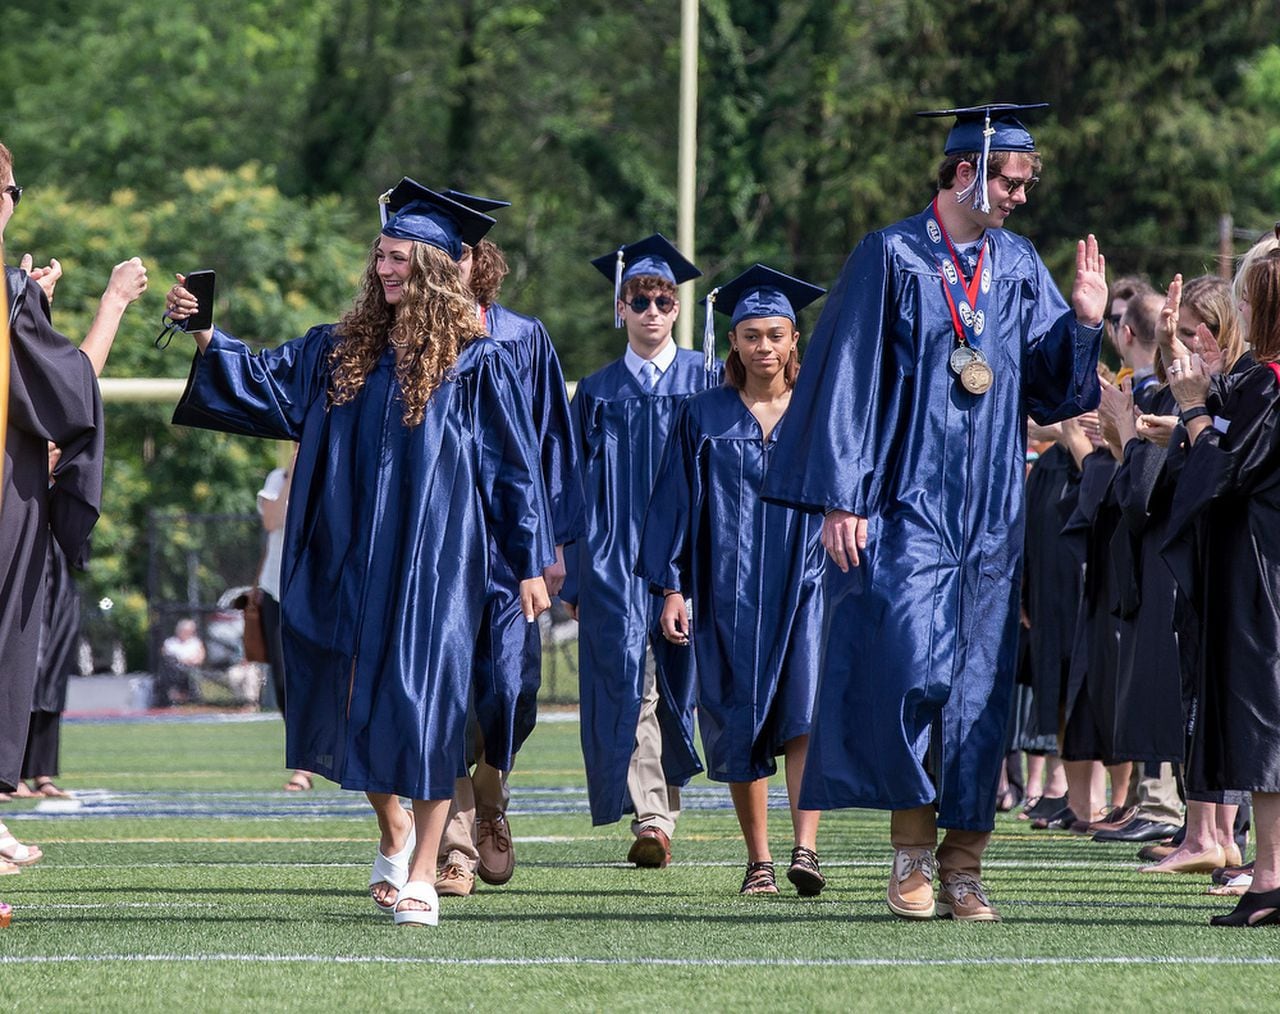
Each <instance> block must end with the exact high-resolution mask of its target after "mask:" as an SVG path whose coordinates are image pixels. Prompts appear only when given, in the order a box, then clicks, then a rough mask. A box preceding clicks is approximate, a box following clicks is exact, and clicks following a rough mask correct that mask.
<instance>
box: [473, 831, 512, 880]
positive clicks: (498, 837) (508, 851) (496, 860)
mask: <svg viewBox="0 0 1280 1014" xmlns="http://www.w3.org/2000/svg"><path fill="white" fill-rule="evenodd" d="M476 852H478V853H479V854H480V861H479V863H478V864H477V866H476V872H477V873H479V874H480V879H481V880H483V881H484V882H485V883H486V884H492V885H493V886H494V887H499V886H501V885H502V884H505V883H506V882H507V881H508V880H510V879H511V874H513V873H515V871H516V849H515V845H514V844H513V843H512V841H511V827H510V825H509V824H507V818H506V817H505V816H504V815H503V814H501V813H500V814H498V815H497V816H496V817H493V818H492V819H489V818H484V817H480V818H478V819H477V820H476Z"/></svg>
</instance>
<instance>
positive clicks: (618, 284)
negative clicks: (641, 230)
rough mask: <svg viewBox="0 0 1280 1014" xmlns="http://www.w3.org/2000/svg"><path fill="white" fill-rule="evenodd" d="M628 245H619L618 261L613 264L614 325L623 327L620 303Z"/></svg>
mask: <svg viewBox="0 0 1280 1014" xmlns="http://www.w3.org/2000/svg"><path fill="white" fill-rule="evenodd" d="M625 252H626V247H622V246H620V247H618V261H617V263H616V264H614V266H613V326H614V327H622V314H621V313H620V312H619V311H618V304H619V303H620V302H621V301H622V268H623V265H624V264H625V260H624V257H625Z"/></svg>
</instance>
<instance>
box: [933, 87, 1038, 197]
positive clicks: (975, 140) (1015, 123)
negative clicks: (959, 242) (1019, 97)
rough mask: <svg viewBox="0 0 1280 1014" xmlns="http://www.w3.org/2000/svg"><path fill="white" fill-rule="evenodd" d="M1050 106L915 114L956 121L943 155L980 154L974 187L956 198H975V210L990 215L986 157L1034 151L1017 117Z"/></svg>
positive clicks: (990, 105) (990, 106)
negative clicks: (1018, 114)
mask: <svg viewBox="0 0 1280 1014" xmlns="http://www.w3.org/2000/svg"><path fill="white" fill-rule="evenodd" d="M1048 105H1049V103H1047V102H1030V103H1016V102H991V103H988V104H987V105H984V106H966V107H964V108H960V109H930V110H926V111H924V112H919V113H916V115H917V116H928V117H942V116H950V117H955V121H956V122H955V125H954V126H952V128H951V133H949V134H948V135H947V143H946V146H945V147H944V148H943V153H944V154H947V155H959V154H961V153H963V152H970V151H976V152H978V153H979V154H978V164H977V165H976V166H974V169H976V170H977V174H976V175H975V177H974V182H973V184H972V185H971V187H967V188H965V190H963V191H961V192H960V193H959V194H957V195H956V199H957V200H958V201H963V200H965V199H966V198H968V197H970V196H972V198H973V206H974V207H975V208H977V209H979V210H980V211H989V210H991V209H990V205H989V202H988V201H987V156H988V154H989V153H990V152H993V151H1035V150H1036V144H1035V141H1034V140H1033V139H1032V137H1031V133H1030V132H1029V131H1028V130H1027V128H1026V127H1024V126H1023V125H1022V121H1020V120H1019V119H1018V117H1017V116H1016V115H1014V114H1015V113H1021V112H1025V111H1026V110H1029V109H1045V108H1047V107H1048Z"/></svg>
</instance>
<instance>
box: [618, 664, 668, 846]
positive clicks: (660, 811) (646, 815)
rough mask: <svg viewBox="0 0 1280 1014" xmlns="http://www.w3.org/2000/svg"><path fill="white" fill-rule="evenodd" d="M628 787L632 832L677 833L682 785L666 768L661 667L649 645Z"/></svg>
mask: <svg viewBox="0 0 1280 1014" xmlns="http://www.w3.org/2000/svg"><path fill="white" fill-rule="evenodd" d="M627 791H628V792H629V793H631V802H632V804H633V805H634V806H635V810H636V816H635V819H634V820H633V821H632V822H631V833H632V834H639V832H640V829H641V828H643V827H650V826H652V827H656V828H658V830H660V831H662V832H663V833H664V834H665V835H666V836H667V837H668V838H670V837H671V836H672V835H674V834H675V831H676V820H677V819H678V818H679V817H680V787H679V786H678V785H668V784H667V776H666V774H665V773H664V772H663V770H662V728H661V726H659V725H658V670H657V667H656V666H655V664H654V661H653V652H652V651H650V650H649V649H648V648H645V663H644V695H643V697H642V698H641V701H640V721H639V722H638V723H637V724H636V745H635V749H633V750H632V751H631V764H630V765H629V766H628V767H627Z"/></svg>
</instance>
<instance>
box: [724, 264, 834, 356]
mask: <svg viewBox="0 0 1280 1014" xmlns="http://www.w3.org/2000/svg"><path fill="white" fill-rule="evenodd" d="M826 291H827V290H826V289H824V288H822V287H821V286H820V285H811V284H810V283H809V282H806V281H802V280H801V279H799V278H793V277H792V276H791V275H785V274H783V273H782V272H781V271H775V270H774V269H773V268H771V267H768V266H766V265H764V264H753V265H751V267H749V268H747V270H746V271H744V272H742V274H740V275H738V276H737V277H736V278H732V279H730V280H729V281H727V282H725V283H724V285H721V286H719V287H718V288H715V289H712V290H711V291H710V292H709V293H707V299H706V320H705V322H704V324H703V331H702V356H703V362H704V365H705V366H706V368H707V369H708V370H709V369H711V366H712V364H713V363H714V362H715V358H716V328H715V322H714V321H713V319H712V310H713V309H714V310H716V311H718V312H719V313H723V314H725V315H727V316H728V318H729V326H730V327H731V328H732V327H737V326H738V324H739V323H740V322H742V321H744V320H751V319H752V318H754V317H786V318H787V320H789V321H791V322H792V323H793V324H794V323H795V321H796V313H797V312H798V311H800V310H803V309H804V308H805V307H806V306H808V305H809V304H810V303H812V302H814V301H815V300H817V299H820V298H821V297H822V296H823V295H824V294H825V293H826Z"/></svg>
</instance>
